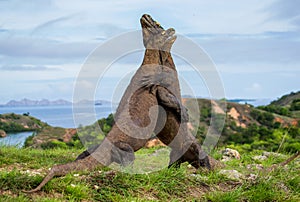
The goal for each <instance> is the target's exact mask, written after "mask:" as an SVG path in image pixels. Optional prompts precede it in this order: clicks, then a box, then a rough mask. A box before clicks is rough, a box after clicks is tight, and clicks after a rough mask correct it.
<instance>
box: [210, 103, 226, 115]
mask: <svg viewBox="0 0 300 202" xmlns="http://www.w3.org/2000/svg"><path fill="white" fill-rule="evenodd" d="M211 104H212V108H213V110H214V112H215V113H216V114H225V112H224V110H223V109H222V108H221V107H220V106H219V105H218V103H217V102H216V101H214V100H211Z"/></svg>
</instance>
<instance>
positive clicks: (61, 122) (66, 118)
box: [0, 105, 114, 128]
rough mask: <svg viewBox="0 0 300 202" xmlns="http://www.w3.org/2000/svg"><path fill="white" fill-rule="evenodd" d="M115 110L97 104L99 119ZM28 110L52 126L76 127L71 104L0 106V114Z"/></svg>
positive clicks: (21, 112) (20, 112)
mask: <svg viewBox="0 0 300 202" xmlns="http://www.w3.org/2000/svg"><path fill="white" fill-rule="evenodd" d="M82 109H83V110H82V112H84V109H85V108H84V107H83V108H82ZM113 110H114V109H113V108H112V106H111V105H95V112H96V117H97V119H100V118H105V117H107V116H108V115H109V114H110V113H112V111H113ZM27 112H29V113H30V116H33V117H35V118H38V119H40V120H41V121H43V122H46V123H48V124H49V125H51V126H59V127H63V128H76V126H75V124H74V120H73V110H72V106H71V105H70V106H44V107H0V114H5V113H15V114H24V113H27ZM83 114H84V113H83ZM94 121H96V120H94ZM88 124H91V123H88Z"/></svg>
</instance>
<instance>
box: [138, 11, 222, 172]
mask: <svg viewBox="0 0 300 202" xmlns="http://www.w3.org/2000/svg"><path fill="white" fill-rule="evenodd" d="M148 18H149V19H150V20H151V21H152V23H154V22H155V21H154V20H153V19H152V18H151V17H150V16H148ZM150 20H149V21H150ZM156 29H157V30H158V32H163V28H162V27H161V26H160V25H158V26H156ZM143 33H144V34H147V32H143ZM174 41H175V40H172V41H171V40H170V41H168V42H169V43H166V44H165V46H164V47H162V49H161V50H160V51H159V54H160V58H161V63H160V64H161V71H160V72H161V73H160V74H158V73H157V72H156V74H151V75H149V74H148V75H145V76H144V78H143V79H142V85H143V86H145V87H151V89H155V90H153V92H154V93H157V97H158V103H159V105H161V106H164V110H165V111H166V113H167V121H166V122H165V121H163V120H161V118H164V116H159V117H158V120H157V127H158V131H159V133H158V134H157V137H158V138H159V139H160V140H161V141H162V142H163V143H164V144H166V145H168V146H170V147H171V148H172V151H171V154H170V163H169V167H170V166H172V165H175V166H179V165H180V164H181V163H183V162H186V161H187V162H189V163H190V164H191V165H192V166H194V167H195V168H199V167H200V166H201V167H206V168H208V169H212V168H214V167H215V166H217V165H219V162H217V161H216V160H214V159H213V158H211V157H210V156H208V155H207V154H206V153H205V152H204V151H203V150H202V149H201V146H200V145H199V144H198V142H197V140H196V139H195V137H194V136H193V135H192V134H191V133H190V131H189V130H188V128H187V124H186V123H185V121H181V120H182V119H183V120H184V119H185V118H184V117H182V116H178V112H177V111H176V110H174V109H175V108H174V107H169V104H168V103H166V102H165V101H167V102H170V101H172V99H167V97H168V96H169V97H170V98H174V96H173V95H175V98H176V99H177V102H179V103H180V105H181V93H180V87H179V79H178V75H177V71H176V67H175V64H174V62H173V59H172V55H171V53H170V50H171V47H172V45H173V43H174ZM182 109H183V110H182V112H184V111H185V108H182ZM182 115H184V113H183V114H182ZM161 123H163V124H164V125H163V126H162V125H161ZM161 128H163V129H162V130H160V129H161Z"/></svg>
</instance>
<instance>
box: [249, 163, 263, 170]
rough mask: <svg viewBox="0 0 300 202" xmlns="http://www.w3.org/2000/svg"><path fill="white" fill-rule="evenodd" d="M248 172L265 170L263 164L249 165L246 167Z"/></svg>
mask: <svg viewBox="0 0 300 202" xmlns="http://www.w3.org/2000/svg"><path fill="white" fill-rule="evenodd" d="M246 168H247V169H248V170H261V169H263V168H264V166H263V165H262V164H249V165H247V166H246Z"/></svg>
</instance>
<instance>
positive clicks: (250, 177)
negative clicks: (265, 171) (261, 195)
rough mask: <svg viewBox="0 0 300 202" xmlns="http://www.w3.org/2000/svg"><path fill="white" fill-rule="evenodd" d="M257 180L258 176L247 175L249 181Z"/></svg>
mask: <svg viewBox="0 0 300 202" xmlns="http://www.w3.org/2000/svg"><path fill="white" fill-rule="evenodd" d="M256 178H257V175H255V174H252V173H250V174H249V175H247V180H250V181H255V180H256Z"/></svg>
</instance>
